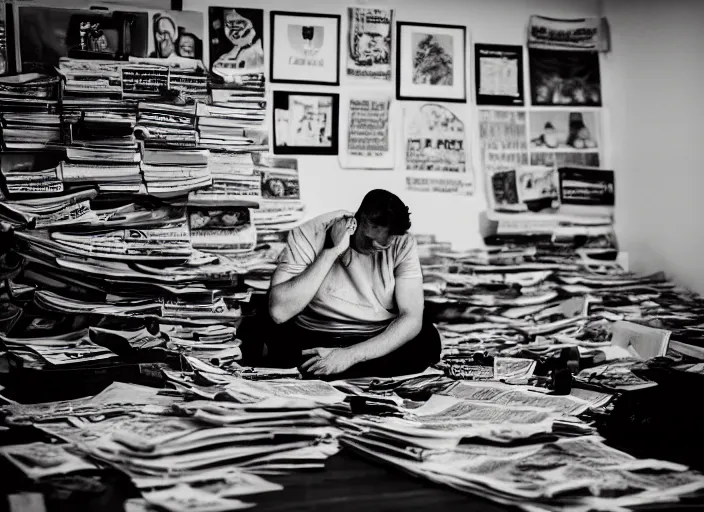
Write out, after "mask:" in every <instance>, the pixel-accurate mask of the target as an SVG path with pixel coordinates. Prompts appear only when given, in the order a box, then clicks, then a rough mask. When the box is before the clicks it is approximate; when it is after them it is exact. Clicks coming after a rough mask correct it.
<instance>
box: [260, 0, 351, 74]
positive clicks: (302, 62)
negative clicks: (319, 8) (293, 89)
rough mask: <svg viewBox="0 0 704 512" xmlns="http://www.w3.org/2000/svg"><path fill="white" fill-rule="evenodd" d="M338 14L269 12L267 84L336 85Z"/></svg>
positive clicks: (338, 52)
mask: <svg viewBox="0 0 704 512" xmlns="http://www.w3.org/2000/svg"><path fill="white" fill-rule="evenodd" d="M340 19H341V17H340V16H339V15H329V14H302V13H295V12H280V11H273V12H271V23H270V32H271V58H270V64H271V72H270V81H271V82H287V83H301V84H303V83H307V84H319V85H340Z"/></svg>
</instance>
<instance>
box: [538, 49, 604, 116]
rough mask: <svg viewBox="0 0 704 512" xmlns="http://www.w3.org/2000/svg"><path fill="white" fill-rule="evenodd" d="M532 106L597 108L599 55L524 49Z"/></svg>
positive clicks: (599, 95)
mask: <svg viewBox="0 0 704 512" xmlns="http://www.w3.org/2000/svg"><path fill="white" fill-rule="evenodd" d="M528 60H529V67H530V90H531V101H532V104H533V106H540V105H582V106H592V107H599V106H601V75H600V72H599V53H598V52H584V51H570V50H542V49H537V48H529V49H528Z"/></svg>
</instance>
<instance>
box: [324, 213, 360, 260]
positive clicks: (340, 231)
mask: <svg viewBox="0 0 704 512" xmlns="http://www.w3.org/2000/svg"><path fill="white" fill-rule="evenodd" d="M356 229H357V219H355V218H354V217H342V218H341V219H337V220H335V222H333V223H332V226H331V227H330V238H331V239H332V245H333V250H334V251H335V252H336V253H337V255H338V256H341V255H342V254H343V253H344V252H345V251H346V250H347V249H348V248H349V246H350V237H351V236H352V235H353V234H354V232H355V230H356Z"/></svg>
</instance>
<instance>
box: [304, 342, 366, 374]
mask: <svg viewBox="0 0 704 512" xmlns="http://www.w3.org/2000/svg"><path fill="white" fill-rule="evenodd" d="M302 354H303V355H304V356H311V358H310V359H308V360H307V361H306V362H305V363H303V364H302V365H301V370H302V371H305V372H308V373H311V374H313V375H335V374H338V373H342V372H344V371H345V370H347V369H349V368H350V367H351V366H353V365H354V364H355V363H356V361H355V359H354V356H353V354H352V352H351V351H350V350H349V349H347V348H325V347H318V348H311V349H308V350H304V351H303V352H302Z"/></svg>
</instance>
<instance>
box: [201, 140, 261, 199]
mask: <svg viewBox="0 0 704 512" xmlns="http://www.w3.org/2000/svg"><path fill="white" fill-rule="evenodd" d="M208 167H209V169H210V174H211V176H212V178H213V184H212V185H211V186H210V187H206V188H201V189H198V190H195V191H193V192H191V193H190V194H189V195H188V204H189V205H190V206H197V207H201V208H222V207H231V206H243V207H248V208H258V207H259V203H260V201H261V195H262V190H261V178H260V176H259V175H258V174H256V173H255V172H254V163H253V162H252V154H251V153H226V152H211V153H210V157H209V159H208Z"/></svg>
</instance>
